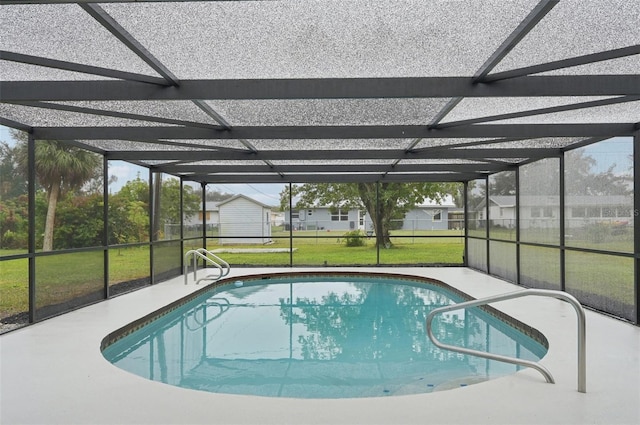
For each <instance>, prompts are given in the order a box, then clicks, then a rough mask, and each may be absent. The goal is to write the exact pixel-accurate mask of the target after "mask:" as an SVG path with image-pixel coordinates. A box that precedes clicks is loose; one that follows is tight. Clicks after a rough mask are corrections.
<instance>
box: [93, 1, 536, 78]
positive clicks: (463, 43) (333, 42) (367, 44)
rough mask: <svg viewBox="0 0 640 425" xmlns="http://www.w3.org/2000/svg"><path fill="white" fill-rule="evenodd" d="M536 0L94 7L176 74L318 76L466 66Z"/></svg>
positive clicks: (472, 66)
mask: <svg viewBox="0 0 640 425" xmlns="http://www.w3.org/2000/svg"><path fill="white" fill-rule="evenodd" d="M536 3H537V1H536V0H525V1H519V2H503V1H501V0H484V1H482V2H449V1H423V0H411V1H404V2H397V1H393V0H382V1H365V0H356V1H330V2H329V1H322V0H316V1H278V2H275V1H248V2H236V1H233V2H197V3H175V4H173V3H169V4H167V3H155V4H149V3H141V4H129V3H128V4H105V5H104V6H103V7H104V9H105V10H106V11H107V12H108V13H109V14H110V15H111V16H113V17H114V18H115V19H116V20H117V21H118V22H120V23H121V25H122V26H123V27H124V28H125V29H126V30H127V31H129V32H130V33H131V34H132V35H133V36H134V37H135V38H136V39H138V40H139V41H140V42H141V43H142V44H143V45H145V46H147V48H148V49H149V50H150V51H151V53H152V54H153V55H154V56H155V57H157V58H158V59H159V60H160V61H161V62H162V63H164V64H165V65H166V66H167V67H168V69H170V70H171V71H172V72H173V73H174V74H176V75H177V76H178V78H181V79H199V78H318V77H380V76H435V75H451V76H453V75H460V76H462V75H470V74H473V73H474V72H475V71H476V70H477V69H478V68H479V67H480V66H481V65H482V64H483V62H484V61H485V60H486V58H487V57H488V56H490V55H491V54H492V53H493V51H494V50H495V49H496V48H497V47H498V46H499V45H500V43H502V41H503V40H504V39H505V38H506V37H507V36H508V35H509V34H510V33H511V31H513V29H514V28H515V27H516V26H517V25H518V23H519V22H520V21H521V20H522V19H524V18H525V16H526V15H527V13H528V12H529V11H530V10H531V8H532V7H534V6H535V4H536ZM478 22H482V25H477V23H478ZM479 40H482V41H481V42H479Z"/></svg>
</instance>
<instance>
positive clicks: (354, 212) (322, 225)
mask: <svg viewBox="0 0 640 425" xmlns="http://www.w3.org/2000/svg"><path fill="white" fill-rule="evenodd" d="M367 220H368V223H371V219H370V218H369V216H368V215H366V217H365V214H364V211H360V210H358V209H350V210H348V209H340V208H338V209H335V208H329V207H317V208H305V209H298V210H293V212H291V214H290V212H289V211H285V213H284V223H285V229H286V230H289V226H290V225H293V230H294V231H296V230H326V231H345V232H346V231H349V230H356V229H362V230H365V229H369V228H372V227H373V226H369V227H368V226H367Z"/></svg>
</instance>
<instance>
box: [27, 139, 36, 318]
mask: <svg viewBox="0 0 640 425" xmlns="http://www.w3.org/2000/svg"><path fill="white" fill-rule="evenodd" d="M27 172H28V173H29V178H28V182H27V185H28V187H27V191H28V194H27V196H28V198H29V205H28V209H29V219H28V220H29V225H28V226H29V241H28V250H29V264H28V267H29V273H28V282H29V323H35V321H36V259H35V253H36V141H35V139H34V137H33V133H29V134H28V138H27Z"/></svg>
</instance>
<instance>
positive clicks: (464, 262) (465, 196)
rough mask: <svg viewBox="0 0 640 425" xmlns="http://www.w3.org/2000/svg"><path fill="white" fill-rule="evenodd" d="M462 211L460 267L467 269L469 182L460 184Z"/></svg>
mask: <svg viewBox="0 0 640 425" xmlns="http://www.w3.org/2000/svg"><path fill="white" fill-rule="evenodd" d="M462 191H463V192H462V202H463V206H462V211H463V213H464V214H463V216H462V217H463V218H462V219H463V220H464V223H463V226H464V248H463V256H464V257H463V258H462V265H463V266H464V267H469V194H468V191H469V182H468V181H465V182H463V183H462Z"/></svg>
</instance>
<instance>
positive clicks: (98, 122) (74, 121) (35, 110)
mask: <svg viewBox="0 0 640 425" xmlns="http://www.w3.org/2000/svg"><path fill="white" fill-rule="evenodd" d="M0 116H3V117H6V118H8V119H10V120H13V121H17V122H20V123H23V124H26V125H29V126H31V127H66V126H72V127H93V126H98V127H104V126H132V125H135V126H155V125H159V124H158V123H154V122H150V121H139V120H132V119H125V118H116V117H110V116H101V115H93V114H85V113H79V112H69V111H57V110H51V109H46V108H39V107H32V106H24V105H10V104H7V103H0ZM163 125H171V124H163Z"/></svg>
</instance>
